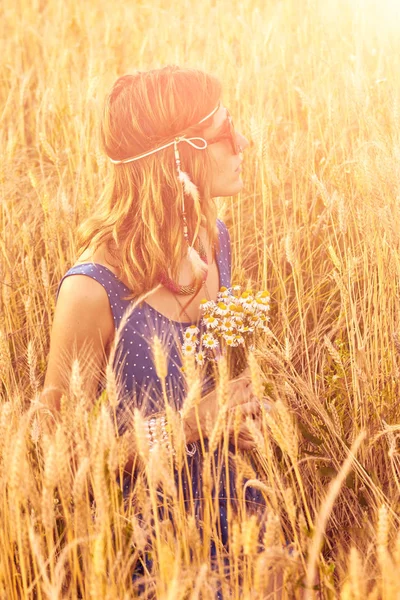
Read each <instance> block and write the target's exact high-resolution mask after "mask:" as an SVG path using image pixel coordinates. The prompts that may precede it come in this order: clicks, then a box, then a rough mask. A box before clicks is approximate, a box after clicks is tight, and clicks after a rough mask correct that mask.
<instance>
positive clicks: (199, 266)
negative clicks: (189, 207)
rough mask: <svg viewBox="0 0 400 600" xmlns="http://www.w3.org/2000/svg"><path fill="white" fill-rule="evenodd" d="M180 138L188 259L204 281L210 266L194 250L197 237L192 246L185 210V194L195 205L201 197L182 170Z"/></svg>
mask: <svg viewBox="0 0 400 600" xmlns="http://www.w3.org/2000/svg"><path fill="white" fill-rule="evenodd" d="M179 141H180V140H179V138H177V139H176V140H175V143H174V153H175V164H176V171H177V175H178V180H179V182H180V185H181V198H182V220H183V235H184V237H185V239H186V242H187V245H188V252H187V257H188V260H189V262H190V265H191V268H192V272H193V275H194V276H195V278H196V280H197V279H202V280H203V281H205V280H206V278H207V273H208V265H207V263H206V262H204V260H203V259H202V258H201V257H200V254H199V253H198V252H197V250H195V249H194V243H195V241H196V237H197V236H195V237H194V239H193V242H192V244H190V242H189V233H188V226H187V220H186V210H185V194H187V195H188V196H191V197H192V198H193V202H194V203H198V202H200V195H199V190H198V188H197V186H196V185H195V184H194V183H193V181H192V180H191V179H190V177H189V175H188V173H186V172H185V171H182V170H181V157H180V154H179V149H178V143H179Z"/></svg>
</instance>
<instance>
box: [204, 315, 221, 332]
mask: <svg viewBox="0 0 400 600" xmlns="http://www.w3.org/2000/svg"><path fill="white" fill-rule="evenodd" d="M203 321H204V324H205V326H206V327H207V329H215V327H217V326H218V324H219V320H218V319H217V318H216V317H213V316H211V315H208V316H206V317H203Z"/></svg>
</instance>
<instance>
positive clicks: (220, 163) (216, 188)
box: [202, 106, 249, 198]
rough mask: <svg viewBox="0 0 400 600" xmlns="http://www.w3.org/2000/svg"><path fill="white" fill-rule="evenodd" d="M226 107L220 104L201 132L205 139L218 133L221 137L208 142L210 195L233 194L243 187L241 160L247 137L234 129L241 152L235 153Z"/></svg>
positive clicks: (212, 138) (211, 137) (211, 138)
mask: <svg viewBox="0 0 400 600" xmlns="http://www.w3.org/2000/svg"><path fill="white" fill-rule="evenodd" d="M227 119H228V116H227V111H226V108H225V107H223V106H220V107H219V109H218V110H217V112H216V113H215V115H214V117H213V124H212V125H211V126H210V127H207V129H204V130H203V132H202V137H204V139H205V140H207V139H208V140H214V138H215V137H218V136H219V134H221V135H223V138H222V139H221V140H219V141H217V142H214V143H212V144H209V145H208V147H207V149H208V152H209V155H210V157H211V166H212V180H211V196H212V197H213V198H215V197H217V196H233V195H234V194H237V193H238V192H240V190H241V189H242V187H243V181H242V178H241V175H240V174H241V163H242V162H243V151H244V150H245V148H247V146H248V145H249V142H248V141H247V139H246V138H245V137H244V136H243V135H242V134H241V133H239V132H238V131H235V135H236V140H237V144H238V145H239V146H240V147H241V150H242V151H241V152H240V153H239V154H235V153H234V150H233V148H232V142H231V140H230V137H229V135H227V136H226V135H225V134H226V133H228V132H229V125H228V122H227Z"/></svg>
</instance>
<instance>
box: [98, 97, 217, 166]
mask: <svg viewBox="0 0 400 600" xmlns="http://www.w3.org/2000/svg"><path fill="white" fill-rule="evenodd" d="M220 106H221V103H220V102H218V104H217V106H216V107H215V108H213V110H212V111H211V112H210V113H209V114H208V115H206V116H205V117H204V118H203V119H201V121H199V122H198V123H196V125H195V127H196V126H197V125H201V123H204V121H207V119H209V118H210V117H212V116H213V115H214V114H215V113H216V112H217V110H218V109H219V107H220ZM195 140H200V141H201V142H203V145H202V146H197V145H196V144H195V143H194V141H195ZM179 142H186V143H187V144H189V145H190V146H192V148H195V149H196V150H205V149H206V148H207V141H206V140H205V139H204V138H201V137H191V138H187V137H185V136H184V135H182V136H178V137H176V138H175V139H174V141H173V142H168V144H164V145H163V146H159V147H158V148H154V150H149V151H148V152H143V154H138V155H137V156H132V157H131V158H123V159H122V160H114V159H113V158H110V157H108V158H109V160H110V161H111V162H112V163H113V164H114V165H125V164H127V163H130V162H133V161H135V160H139V159H140V158H145V157H146V156H150V154H155V153H156V152H160V151H161V150H165V148H169V146H174V145H176V144H177V143H179Z"/></svg>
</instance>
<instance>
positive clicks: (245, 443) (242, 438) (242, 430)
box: [232, 424, 256, 451]
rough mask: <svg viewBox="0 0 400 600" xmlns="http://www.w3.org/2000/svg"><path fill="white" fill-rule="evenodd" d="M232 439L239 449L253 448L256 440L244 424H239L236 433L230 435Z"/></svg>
mask: <svg viewBox="0 0 400 600" xmlns="http://www.w3.org/2000/svg"><path fill="white" fill-rule="evenodd" d="M232 441H233V443H234V444H236V445H237V447H238V448H240V450H246V451H249V450H254V448H255V447H256V442H255V440H254V438H253V436H252V434H251V433H250V431H249V429H248V428H247V427H246V425H244V424H243V425H241V426H240V427H239V430H238V431H237V433H236V435H235V434H234V435H233V436H232Z"/></svg>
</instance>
